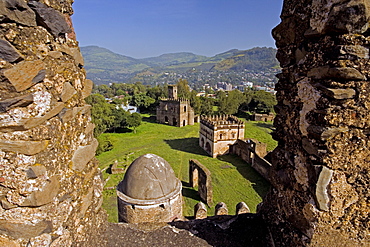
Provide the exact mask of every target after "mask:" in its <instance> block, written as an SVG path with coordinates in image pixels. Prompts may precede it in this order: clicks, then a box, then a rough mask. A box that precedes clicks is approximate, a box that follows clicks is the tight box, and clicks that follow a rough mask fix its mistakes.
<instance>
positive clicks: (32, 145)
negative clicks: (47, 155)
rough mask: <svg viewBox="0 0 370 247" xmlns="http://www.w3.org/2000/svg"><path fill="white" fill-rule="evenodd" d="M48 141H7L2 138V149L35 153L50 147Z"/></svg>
mask: <svg viewBox="0 0 370 247" xmlns="http://www.w3.org/2000/svg"><path fill="white" fill-rule="evenodd" d="M48 144H49V142H48V141H6V140H0V149H1V150H3V151H5V152H14V153H20V154H25V155H35V154H38V153H40V152H42V151H44V150H45V149H46V148H47V147H48Z"/></svg>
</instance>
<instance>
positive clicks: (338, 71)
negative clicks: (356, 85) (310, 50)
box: [308, 66, 366, 81]
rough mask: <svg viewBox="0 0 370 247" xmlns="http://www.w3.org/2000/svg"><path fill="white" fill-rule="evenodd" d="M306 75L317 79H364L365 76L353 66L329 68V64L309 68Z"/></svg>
mask: <svg viewBox="0 0 370 247" xmlns="http://www.w3.org/2000/svg"><path fill="white" fill-rule="evenodd" d="M308 77H311V78H313V79H318V80H320V79H339V80H355V81H366V77H365V76H364V75H363V74H361V73H360V71H358V70H357V69H355V68H330V67H329V66H323V67H318V68H313V69H311V70H310V71H309V72H308Z"/></svg>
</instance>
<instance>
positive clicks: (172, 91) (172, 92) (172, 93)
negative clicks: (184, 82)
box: [168, 85, 177, 99]
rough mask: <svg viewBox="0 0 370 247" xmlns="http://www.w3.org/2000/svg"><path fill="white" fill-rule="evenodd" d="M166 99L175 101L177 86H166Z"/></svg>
mask: <svg viewBox="0 0 370 247" xmlns="http://www.w3.org/2000/svg"><path fill="white" fill-rule="evenodd" d="M168 98H169V99H177V86H175V85H168Z"/></svg>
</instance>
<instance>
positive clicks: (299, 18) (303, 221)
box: [259, 0, 370, 246]
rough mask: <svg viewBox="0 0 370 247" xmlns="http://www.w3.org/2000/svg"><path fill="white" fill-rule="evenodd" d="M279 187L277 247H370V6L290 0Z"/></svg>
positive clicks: (269, 214)
mask: <svg viewBox="0 0 370 247" xmlns="http://www.w3.org/2000/svg"><path fill="white" fill-rule="evenodd" d="M281 20H282V21H281V23H280V24H279V25H278V26H277V27H276V28H275V29H274V30H273V32H272V33H273V36H274V38H275V40H276V45H277V47H278V52H277V58H278V60H279V61H280V65H281V67H282V72H281V73H280V74H279V75H278V78H279V82H278V83H277V85H276V88H275V90H276V91H277V100H278V105H277V106H276V108H275V109H276V113H277V116H276V118H275V121H274V126H275V127H276V131H275V132H274V134H273V137H274V138H275V139H276V140H277V141H278V147H277V148H276V149H275V150H274V152H273V155H272V169H271V172H272V174H271V176H270V177H271V179H270V182H271V184H272V189H271V191H270V193H269V194H268V195H267V196H266V197H265V198H264V201H263V204H262V205H261V207H260V210H259V213H260V214H261V215H262V216H263V217H264V219H265V221H266V223H267V225H268V227H269V229H270V232H271V234H272V237H273V239H274V242H275V245H276V246H307V245H310V246H370V221H369V219H370V218H369V209H370V191H369V188H370V184H369V183H370V150H369V147H370V82H369V79H370V60H369V51H370V36H369V34H370V30H369V23H370V1H367V0H325V1H323V0H300V1H294V0H285V1H284V5H283V11H282V14H281Z"/></svg>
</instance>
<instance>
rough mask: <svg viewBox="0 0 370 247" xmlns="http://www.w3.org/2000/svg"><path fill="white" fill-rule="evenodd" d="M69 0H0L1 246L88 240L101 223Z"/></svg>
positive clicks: (85, 88)
mask: <svg viewBox="0 0 370 247" xmlns="http://www.w3.org/2000/svg"><path fill="white" fill-rule="evenodd" d="M72 2H73V0H66V1H54V0H50V1H49V0H48V1H47V0H45V1H24V0H5V1H1V2H0V16H1V18H0V25H1V29H0V46H1V47H0V81H1V82H0V202H1V206H0V235H1V236H0V245H2V246H19V245H21V246H26V245H27V244H28V245H27V246H41V245H42V246H49V245H50V246H70V245H72V246H79V245H83V244H88V242H89V239H91V237H92V236H94V234H93V232H94V231H96V230H97V229H98V228H99V226H101V224H102V222H103V220H104V214H103V213H102V212H101V208H100V206H101V203H102V196H101V191H102V187H103V184H102V180H101V176H100V172H99V171H98V169H97V166H98V164H97V162H96V160H95V158H94V155H95V149H96V147H97V145H98V143H97V141H96V139H94V137H93V134H92V133H93V128H94V126H93V124H91V123H90V106H88V105H86V104H85V102H84V98H86V97H87V96H88V95H89V94H90V91H91V89H92V82H91V81H89V80H86V76H85V70H84V69H83V65H84V62H83V58H82V56H81V54H80V51H79V48H78V43H77V41H76V40H75V34H74V31H73V27H72V22H71V18H70V16H71V15H72V14H73V11H72V7H71V5H72Z"/></svg>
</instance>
